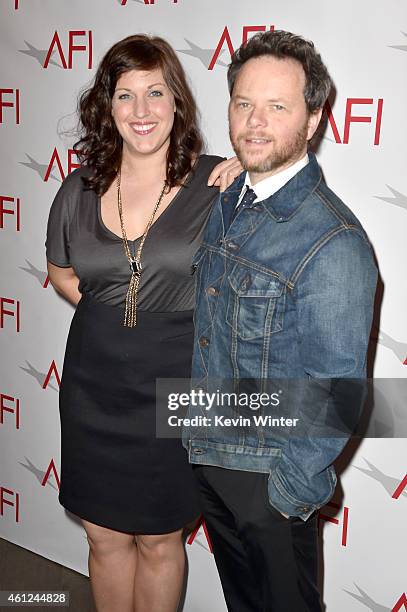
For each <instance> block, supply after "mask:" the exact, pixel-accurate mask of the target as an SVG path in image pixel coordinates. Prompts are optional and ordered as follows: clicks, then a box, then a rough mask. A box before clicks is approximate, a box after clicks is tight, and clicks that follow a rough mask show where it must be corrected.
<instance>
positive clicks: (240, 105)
mask: <svg viewBox="0 0 407 612" xmlns="http://www.w3.org/2000/svg"><path fill="white" fill-rule="evenodd" d="M238 107H239V108H249V103H248V102H239V103H238Z"/></svg>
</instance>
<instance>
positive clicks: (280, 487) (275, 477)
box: [270, 469, 312, 506]
mask: <svg viewBox="0 0 407 612" xmlns="http://www.w3.org/2000/svg"><path fill="white" fill-rule="evenodd" d="M270 476H271V480H272V481H273V484H274V486H275V487H276V489H277V491H278V492H279V493H280V495H281V497H284V499H285V500H286V501H288V502H289V503H290V504H293V505H296V506H304V505H307V506H312V504H308V503H307V504H306V503H305V502H303V501H300V500H298V499H296V498H295V497H292V495H290V494H289V493H288V492H287V491H286V490H285V488H284V486H283V484H282V483H281V481H280V478H279V476H278V473H277V469H276V470H275V471H273V472H271V474H270Z"/></svg>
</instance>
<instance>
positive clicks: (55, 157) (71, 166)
mask: <svg viewBox="0 0 407 612" xmlns="http://www.w3.org/2000/svg"><path fill="white" fill-rule="evenodd" d="M77 155H78V154H77V153H76V151H74V150H73V149H68V153H67V169H68V171H67V174H71V172H72V170H75V168H79V167H80V164H79V163H78V162H74V161H73V159H74V158H75V157H77ZM55 164H56V165H57V166H58V170H59V174H60V175H61V179H62V180H64V179H65V172H64V169H63V167H62V163H61V157H60V155H59V153H58V149H57V148H56V147H55V148H54V150H53V152H52V155H51V159H50V161H49V164H48V166H47V171H46V173H45V176H44V179H43V180H44V182H45V183H46V182H47V181H48V179H49V177H50V174H51V172H52V170H53V167H54V165H55Z"/></svg>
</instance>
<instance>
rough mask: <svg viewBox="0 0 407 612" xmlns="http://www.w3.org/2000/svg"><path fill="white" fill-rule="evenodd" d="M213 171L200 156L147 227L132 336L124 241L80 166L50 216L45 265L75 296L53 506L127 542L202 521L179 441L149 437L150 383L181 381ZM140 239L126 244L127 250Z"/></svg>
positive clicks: (209, 160)
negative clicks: (74, 283) (125, 536)
mask: <svg viewBox="0 0 407 612" xmlns="http://www.w3.org/2000/svg"><path fill="white" fill-rule="evenodd" d="M219 161H221V158H218V157H214V156H201V157H200V158H199V159H198V161H197V163H196V164H195V168H194V170H193V172H191V174H190V175H189V177H188V179H187V183H186V185H185V187H183V188H181V189H180V191H179V192H178V193H177V195H176V196H175V197H174V199H173V200H172V202H171V203H170V204H169V206H168V207H167V208H166V209H165V211H164V212H163V213H162V214H161V215H160V216H159V217H158V219H157V220H156V221H155V223H154V224H153V225H152V227H151V229H150V232H149V234H148V237H147V239H146V242H145V245H144V248H143V252H142V263H143V275H142V284H141V285H140V288H139V293H138V310H137V326H136V327H134V328H126V327H124V326H123V315H124V310H123V308H124V301H125V295H126V291H127V287H128V283H129V278H130V271H129V267H128V262H127V259H126V257H125V255H124V250H123V244H122V240H121V238H120V237H119V236H116V235H115V234H114V233H112V232H111V231H110V230H109V229H107V228H106V227H105V226H104V224H103V221H102V218H101V208H100V198H98V197H97V196H96V194H95V193H94V192H93V191H91V190H89V189H86V188H85V187H84V183H83V181H82V177H83V176H85V175H86V174H87V173H88V172H89V171H88V170H87V169H86V168H82V169H79V170H77V171H75V172H73V173H72V174H71V175H70V176H69V177H68V178H67V179H66V180H65V181H64V183H63V185H62V187H61V189H60V190H59V192H58V194H57V195H56V198H55V200H54V202H53V205H52V207H51V211H50V216H49V221H48V230H47V259H48V260H49V261H50V262H51V263H53V264H55V265H57V266H61V267H70V266H72V267H73V268H74V270H75V272H76V274H77V276H78V277H79V280H80V284H79V289H80V291H81V293H82V299H81V300H80V302H79V304H78V306H77V308H76V311H75V314H74V317H73V320H72V323H71V328H70V331H69V336H68V342H67V348H66V353H65V360H64V367H63V374H62V380H61V388H60V416H61V489H60V494H59V501H60V503H61V504H62V505H63V506H64V507H65V508H66V509H67V510H69V511H71V512H73V513H74V514H76V515H77V516H79V517H81V518H83V519H86V520H88V521H90V522H92V523H95V524H98V525H102V526H104V527H109V528H110V529H114V530H117V531H123V532H127V533H142V534H159V533H168V532H171V531H175V530H177V529H180V528H181V527H183V526H184V525H185V524H186V523H188V522H190V521H192V520H193V519H194V518H195V517H196V516H197V515H198V514H199V512H200V508H199V503H198V495H197V490H196V485H195V481H194V478H193V475H192V472H191V469H190V466H189V464H188V459H187V454H186V452H185V450H184V449H183V447H182V443H181V441H180V440H179V439H163V438H157V436H156V414H155V410H156V398H155V381H156V378H187V377H189V376H190V366H191V355H192V343H193V324H192V313H193V307H194V281H193V276H192V275H191V260H192V257H193V255H194V253H195V252H196V250H197V248H198V246H199V244H200V241H201V238H202V234H203V228H204V225H205V222H206V220H207V218H208V215H209V213H210V209H211V203H212V201H213V199H214V197H215V196H216V190H215V189H213V188H209V187H207V185H206V181H207V177H208V175H209V173H210V171H211V170H212V168H213V167H214V166H215V165H216V164H217V163H218V162H219ZM138 243H139V239H138V240H135V241H132V242H130V248H131V249H133V252H135V250H136V249H137V247H138Z"/></svg>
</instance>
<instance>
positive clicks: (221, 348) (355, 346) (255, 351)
mask: <svg viewBox="0 0 407 612" xmlns="http://www.w3.org/2000/svg"><path fill="white" fill-rule="evenodd" d="M309 159H310V161H309V164H308V165H307V166H306V167H305V168H303V169H302V170H301V171H300V172H299V173H298V174H296V175H295V176H294V177H293V178H292V179H291V180H290V181H289V182H288V183H286V184H285V185H284V186H283V187H282V188H281V189H280V190H279V191H278V192H276V193H275V194H274V195H272V196H271V197H269V198H268V199H267V200H264V201H262V202H257V203H254V204H252V205H251V206H250V207H248V208H244V209H242V210H241V211H239V212H238V213H237V215H236V217H235V218H234V220H233V221H232V223H231V225H230V227H229V228H228V229H227V231H226V233H225V231H224V218H227V211H226V208H227V207H234V206H235V205H236V203H237V201H238V198H239V195H240V192H241V189H242V186H243V183H244V174H241V175H240V176H239V177H238V178H237V179H236V180H235V181H234V183H233V184H232V185H231V186H230V187H229V188H228V189H227V190H226V191H225V192H224V193H223V194H220V195H219V197H218V199H217V201H216V202H215V205H214V208H213V211H212V213H211V216H210V218H209V221H208V224H207V226H206V230H205V234H204V238H203V243H202V246H201V247H200V249H199V250H198V252H197V253H196V255H195V258H194V261H193V269H192V271H193V272H194V273H195V276H196V311H195V340H194V353H193V362H192V378H193V381H194V383H198V388H200V389H202V390H210V389H212V390H213V389H215V387H216V386H217V384H218V381H219V380H222V381H224V382H225V381H229V382H231V381H242V380H252V379H253V380H258V381H261V380H264V381H266V380H268V381H270V380H271V381H272V380H276V381H277V380H278V381H280V383H281V380H283V379H289V380H290V385H287V389H286V390H288V392H289V391H290V389H291V390H292V389H293V385H292V384H291V382H292V381H301V380H306V381H312V380H320V379H329V380H332V379H333V380H337V379H347V380H349V379H359V380H360V379H362V380H363V379H365V376H366V351H367V346H368V340H369V333H370V327H371V322H372V314H373V303H374V295H375V288H376V282H377V270H376V266H375V263H374V258H373V253H372V249H371V246H370V244H369V241H368V239H367V237H366V234H365V232H364V230H363V228H362V227H361V225H360V223H359V221H358V220H357V219H356V217H355V215H354V214H353V213H352V212H351V211H350V210H349V209H348V208H347V207H346V206H345V204H343V202H341V200H340V199H339V198H338V197H337V196H336V195H335V194H334V193H333V192H332V191H331V190H330V189H329V188H328V187H327V185H326V183H325V181H324V179H323V177H322V173H321V170H320V168H319V165H318V163H317V161H316V158H315V156H314V155H313V154H312V153H309ZM280 383H278V385H277V386H281V384H280ZM294 387H295V385H294ZM297 391H298V393H297V392H296V393H293V392H292V393H291V397H290V400H289V410H290V416H294V415H297V416H299V417H300V418H303V419H304V417H305V418H307V416H309V412H310V411H311V412H312V410H313V406H315V401H314V399H312V401H310V397H308V399H307V393H308V391H307V389H302V388H301V389H300V388H299V389H297ZM287 397H288V396H287ZM324 401H325V405H324V410H325V411H326V414H328V415H329V412H330V411H331V412H332V404H330V401H332V397H330V398H329V399H328V400H324ZM216 411H217V413H218V414H219V415H220V414H225V408H224V407H222V406H214V407H212V408H211V410H210V413H209V412H207V413H206V415H207V416H209V414H210V416H211V425H208V424H206V425H202V426H197V427H194V428H191V429H188V428H186V427H184V432H183V439H184V445H185V446H186V447H187V449H188V453H189V459H190V461H191V463H195V464H206V465H215V466H220V467H224V468H230V469H238V470H245V471H256V472H264V473H267V474H269V480H268V495H269V502H270V504H272V505H273V506H274V507H275V508H277V509H278V510H279V511H281V512H284V513H286V514H289V515H290V516H300V517H301V518H302V519H303V520H306V519H307V518H308V517H309V516H310V515H311V514H312V513H313V512H314V511H315V510H316V509H317V508H319V507H321V506H322V505H324V504H325V503H326V502H327V501H328V500H329V499H330V498H331V496H332V494H333V492H334V489H335V485H336V475H335V470H334V467H333V466H332V463H333V461H334V460H335V459H336V457H337V456H338V455H339V453H340V452H341V451H342V449H343V447H344V446H345V444H346V441H347V436H346V435H343V436H329V434H328V433H327V431H325V429H324V427H322V428H321V427H320V428H319V429H318V430H317V432H318V433H317V435H307V434H305V435H304V434H301V435H298V434H296V432H295V431H294V428H293V430H292V431H291V432H290V433H289V434H288V435H287V433H285V435H284V436H281V435H279V433H277V432H273V429H272V428H269V427H264V428H262V427H259V426H258V427H243V428H242V427H239V428H237V427H236V428H233V427H232V428H230V427H229V428H228V431H227V433H225V431H224V428H222V427H216V426H215V425H214V417H215V416H216ZM231 412H232V413H233V412H234V413H236V409H235V408H231ZM202 414H203V411H202V408H201V407H194V406H193V405H190V406H189V409H188V415H187V416H188V417H190V418H192V417H194V416H198V415H201V416H202ZM229 416H230V414H229ZM306 431H307V430H306ZM310 431H311V430H310Z"/></svg>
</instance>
